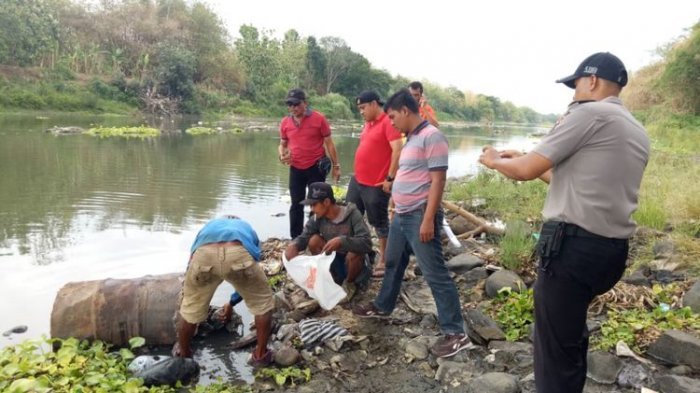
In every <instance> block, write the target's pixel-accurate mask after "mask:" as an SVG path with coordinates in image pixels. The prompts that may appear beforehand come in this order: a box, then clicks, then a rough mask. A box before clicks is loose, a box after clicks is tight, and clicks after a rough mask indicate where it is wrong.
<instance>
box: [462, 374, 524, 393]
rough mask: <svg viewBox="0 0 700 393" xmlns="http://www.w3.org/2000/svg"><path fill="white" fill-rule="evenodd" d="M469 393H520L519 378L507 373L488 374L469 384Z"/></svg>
mask: <svg viewBox="0 0 700 393" xmlns="http://www.w3.org/2000/svg"><path fill="white" fill-rule="evenodd" d="M469 391H470V392H474V393H477V392H478V393H483V392H489V393H518V392H520V387H519V386H518V378H517V377H515V376H513V375H510V374H507V373H487V374H484V375H482V376H480V377H478V378H475V379H473V380H472V381H471V382H470V383H469Z"/></svg>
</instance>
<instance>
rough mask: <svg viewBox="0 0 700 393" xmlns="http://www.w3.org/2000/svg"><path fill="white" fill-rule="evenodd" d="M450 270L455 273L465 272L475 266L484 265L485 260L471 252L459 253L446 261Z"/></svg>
mask: <svg viewBox="0 0 700 393" xmlns="http://www.w3.org/2000/svg"><path fill="white" fill-rule="evenodd" d="M445 266H447V269H448V270H449V271H452V272H455V273H465V272H468V271H469V270H472V269H474V268H475V267H480V266H484V261H483V260H482V259H481V258H479V257H477V256H475V255H472V254H470V253H466V252H465V253H463V254H459V255H457V256H455V257H453V258H451V259H450V260H449V261H447V263H445Z"/></svg>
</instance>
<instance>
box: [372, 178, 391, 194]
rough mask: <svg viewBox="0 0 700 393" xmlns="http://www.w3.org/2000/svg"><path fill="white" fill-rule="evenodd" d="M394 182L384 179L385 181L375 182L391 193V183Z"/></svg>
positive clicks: (377, 185)
mask: <svg viewBox="0 0 700 393" xmlns="http://www.w3.org/2000/svg"><path fill="white" fill-rule="evenodd" d="M392 184H394V182H391V181H389V180H384V181H383V182H379V183H377V184H375V185H374V186H375V187H382V191H384V192H385V193H387V194H391V185H392Z"/></svg>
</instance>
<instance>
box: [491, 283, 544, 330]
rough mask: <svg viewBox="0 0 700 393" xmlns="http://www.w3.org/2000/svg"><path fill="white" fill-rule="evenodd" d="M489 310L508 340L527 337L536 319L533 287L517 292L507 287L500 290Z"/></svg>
mask: <svg viewBox="0 0 700 393" xmlns="http://www.w3.org/2000/svg"><path fill="white" fill-rule="evenodd" d="M487 311H488V312H489V314H491V316H492V317H493V318H494V319H495V320H496V322H498V324H499V326H500V327H501V329H503V331H504V333H505V335H506V339H507V340H508V341H517V340H520V339H521V338H525V337H527V335H528V334H529V333H530V325H532V323H533V322H534V321H535V300H534V296H533V292H532V288H530V289H528V290H527V291H523V292H520V293H518V292H515V291H513V290H511V289H510V288H508V287H506V288H503V289H501V290H500V291H498V296H496V298H495V299H494V300H493V302H492V303H491V305H490V306H489V307H488V308H487Z"/></svg>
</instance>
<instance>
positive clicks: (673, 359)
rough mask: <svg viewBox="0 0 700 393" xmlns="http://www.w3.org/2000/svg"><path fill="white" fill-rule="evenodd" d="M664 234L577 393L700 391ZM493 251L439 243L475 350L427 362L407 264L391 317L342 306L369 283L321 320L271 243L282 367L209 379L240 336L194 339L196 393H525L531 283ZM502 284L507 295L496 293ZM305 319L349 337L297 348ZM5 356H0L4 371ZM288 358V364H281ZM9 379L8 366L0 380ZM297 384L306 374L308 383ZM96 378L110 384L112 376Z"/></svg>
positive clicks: (608, 307) (609, 306) (597, 327)
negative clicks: (338, 328)
mask: <svg viewBox="0 0 700 393" xmlns="http://www.w3.org/2000/svg"><path fill="white" fill-rule="evenodd" d="M449 216H450V223H451V227H452V229H453V230H454V231H455V233H456V234H457V235H458V236H459V235H461V232H462V231H465V230H468V228H466V227H465V226H464V225H462V224H463V223H462V222H461V220H460V219H459V218H458V216H457V215H454V214H450V215H449ZM666 235H667V234H666V233H664V232H660V231H656V230H653V229H650V228H645V227H641V228H640V229H639V230H638V231H637V233H636V235H635V237H634V238H633V242H632V250H633V251H632V255H638V254H636V252H635V250H640V249H643V248H645V247H647V246H648V245H649V244H652V248H653V249H654V250H655V251H654V258H653V260H652V261H651V262H652V263H650V267H649V268H647V269H645V270H641V271H635V272H631V273H628V274H627V275H626V276H625V278H623V280H622V282H621V283H619V284H618V285H617V286H616V287H615V288H614V289H613V290H612V291H611V292H609V293H607V294H606V295H604V296H602V297H601V298H599V299H597V300H596V301H595V302H594V303H593V305H592V306H591V309H590V311H589V321H588V324H589V328H590V330H591V332H592V336H591V349H590V355H589V378H588V380H587V385H586V388H585V390H584V391H585V392H587V393H593V392H596V393H597V392H601V393H602V392H609V391H618V392H624V393H632V392H638V391H639V390H640V389H641V388H642V387H646V388H651V389H656V391H660V392H681V391H694V390H693V389H696V388H697V387H698V386H700V379H699V378H700V373H699V371H700V370H699V369H698V368H697V367H698V366H700V339H698V336H699V335H700V318H699V317H698V314H697V313H692V312H690V311H689V310H688V309H682V306H689V307H695V310H696V311H695V312H697V310H700V303H699V302H698V301H699V300H700V297H699V296H700V284H696V285H695V286H694V287H693V286H692V284H693V282H695V278H693V277H692V276H691V275H690V274H689V273H688V272H687V271H686V270H683V269H676V268H674V267H673V261H674V260H677V258H678V257H679V256H680V255H679V254H678V252H677V249H676V248H674V246H673V244H671V243H670V242H669V241H668V240H666V239H667V236H666ZM445 240H446V239H445ZM497 242H498V238H497V237H492V236H490V235H489V236H481V235H478V234H477V236H476V238H469V239H464V240H462V241H461V246H460V247H454V246H452V245H449V244H448V243H447V241H446V242H445V248H444V252H445V257H446V260H447V265H448V268H449V270H450V271H451V275H452V276H453V279H454V281H455V283H456V285H457V287H458V292H459V294H460V300H461V303H462V306H463V312H464V315H465V319H466V324H467V328H468V332H469V336H470V339H471V340H472V343H473V344H474V345H473V346H471V347H470V348H468V349H466V350H464V351H462V352H460V353H459V354H457V355H455V356H454V357H452V358H450V359H436V358H434V357H433V356H432V355H430V354H429V352H428V348H429V346H430V345H431V343H432V342H434V340H436V339H437V337H438V334H439V330H438V327H437V321H436V318H435V304H434V302H433V301H432V296H431V295H430V292H429V289H428V288H427V284H426V283H425V281H424V280H423V278H422V276H421V275H420V271H419V270H418V269H416V264H415V261H413V262H412V263H411V265H410V267H409V269H408V270H407V273H406V275H405V278H404V280H405V281H404V283H403V289H402V292H401V295H400V300H399V302H398V304H397V309H396V310H395V311H394V313H392V315H391V317H390V318H387V319H383V320H372V319H370V320H362V319H359V318H357V317H355V316H354V315H353V314H352V312H351V311H350V308H351V307H352V306H353V305H354V304H357V303H362V302H367V301H371V300H372V299H373V298H374V296H375V295H376V292H377V291H378V289H379V286H380V284H381V282H380V281H379V280H373V281H372V282H371V283H370V286H369V288H368V289H367V290H366V291H365V292H361V293H359V294H358V295H357V296H356V298H355V299H353V301H352V302H351V303H350V304H348V305H345V306H336V307H335V308H334V309H332V310H330V311H324V310H322V309H320V308H319V307H318V304H314V302H311V303H309V300H308V298H306V297H304V296H300V290H299V289H298V287H296V286H295V285H294V284H293V283H292V282H291V281H290V280H289V278H288V277H287V276H286V273H285V272H284V271H282V272H280V270H279V267H280V261H279V259H280V253H281V252H282V250H283V249H284V248H285V246H286V241H278V240H275V239H269V240H268V241H266V242H265V244H266V245H265V246H264V249H266V251H265V252H264V253H263V261H262V262H261V263H263V264H264V265H265V266H266V270H267V271H268V273H269V275H270V280H269V282H270V284H271V285H272V286H273V287H274V288H275V290H276V292H277V295H276V296H277V299H278V302H277V304H278V307H277V311H276V314H275V318H276V321H277V323H276V328H275V331H274V332H273V336H272V340H271V343H270V346H271V347H273V348H274V349H275V350H276V351H277V352H278V353H282V352H286V353H287V355H286V356H287V358H286V359H287V360H283V361H281V362H282V365H277V366H275V367H272V368H269V369H267V371H260V370H258V371H255V372H251V373H252V374H250V377H248V378H251V377H253V376H254V377H255V380H254V381H253V380H252V379H247V381H248V382H252V384H250V385H247V384H242V382H243V381H242V380H239V379H238V378H234V379H223V380H217V379H216V374H217V373H220V371H221V370H220V369H221V367H222V366H223V367H227V366H225V365H222V364H221V361H220V360H217V357H216V356H215V357H211V356H209V357H205V356H202V355H203V354H204V353H206V352H208V351H213V352H215V353H220V354H225V355H224V358H226V356H228V352H229V351H230V348H232V347H231V345H232V343H237V342H245V341H246V339H245V338H243V339H241V338H240V337H241V336H238V335H228V334H227V333H225V332H224V333H219V334H218V335H212V336H211V337H205V338H199V339H197V340H196V341H195V346H196V347H199V349H200V350H201V352H200V351H198V352H197V353H196V354H195V360H197V361H199V362H200V366H201V367H202V371H201V374H200V381H206V382H205V385H201V386H198V387H197V388H196V391H198V392H199V391H206V392H220V391H229V392H251V391H254V392H260V391H296V392H304V393H310V392H316V391H339V392H368V391H382V392H397V393H398V392H409V393H413V392H415V393H418V392H464V391H470V392H504V393H507V392H534V380H533V375H532V344H531V338H530V337H531V324H532V322H533V319H532V292H531V290H528V289H527V288H529V287H530V286H531V285H532V283H533V280H534V277H533V275H532V274H531V273H532V272H531V271H530V267H529V266H527V265H523V266H522V267H521V268H520V269H517V270H512V271H511V270H507V269H505V268H504V267H503V266H502V263H501V261H502V255H503V249H502V248H500V247H499V246H498V244H497ZM506 287H507V288H509V289H505V290H502V289H501V288H506ZM691 287H692V288H691ZM302 292H303V291H302ZM693 293H694V295H693ZM693 296H695V301H693V300H692V299H691V298H692V297H693ZM309 318H313V319H317V320H324V321H332V322H333V323H335V324H337V325H339V326H341V327H343V328H345V329H346V330H347V331H348V332H349V334H350V336H347V337H344V338H343V339H342V340H330V341H328V342H325V343H315V345H309V344H310V343H304V342H303V341H301V340H300V338H299V337H300V330H299V329H300V327H299V326H300V325H299V322H300V321H303V320H306V319H309ZM244 333H245V332H244ZM248 342H249V341H248ZM146 344H147V343H146ZM20 345H23V344H20ZM237 346H238V345H237ZM242 348H244V349H242V350H243V353H242V355H243V356H245V354H246V353H247V351H248V350H249V349H248V348H246V347H245V345H244V346H243V347H242ZM285 348H286V349H285ZM168 349H169V348H160V349H158V348H151V349H148V350H147V351H146V352H145V353H149V354H154V353H159V354H167V351H168ZM7 351H8V349H5V350H3V352H2V355H0V358H2V359H5V360H3V362H5V363H7V359H8V356H7ZM290 351H291V352H292V354H293V353H296V355H289V353H290ZM133 353H134V354H135V355H138V354H140V353H143V350H142V349H134V350H133ZM122 356H124V355H123V354H122ZM240 357H241V356H238V358H240ZM290 358H291V359H293V360H291V361H290V360H289V359H290ZM294 359H296V360H294ZM278 361H280V360H279V359H278ZM224 364H226V363H224ZM236 367H240V364H239V365H238V366H236ZM243 367H245V366H243ZM7 370H12V369H11V368H10V369H7V368H5V369H3V372H6V371H7ZM249 372H250V371H249ZM15 373H18V372H17V371H15ZM306 373H308V374H306ZM304 375H309V376H310V378H309V380H308V381H307V380H305V377H304ZM10 377H12V375H10ZM105 378H107V379H108V380H110V381H112V382H110V383H113V380H114V378H115V376H112V377H109V376H105ZM119 378H127V377H119ZM239 378H240V377H239ZM275 378H277V382H275ZM98 381H99V380H98ZM124 381H125V383H127V381H130V380H128V379H124ZM128 386H131V387H132V388H134V389H137V388H138V386H139V385H138V383H137V382H128ZM679 387H680V388H679ZM193 389H194V388H193ZM678 389H680V390H678ZM684 389H685V390H684ZM688 389H690V390H688ZM134 391H136V390H134ZM158 391H170V390H169V389H168V388H160V389H158ZM193 391H195V390H193Z"/></svg>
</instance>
